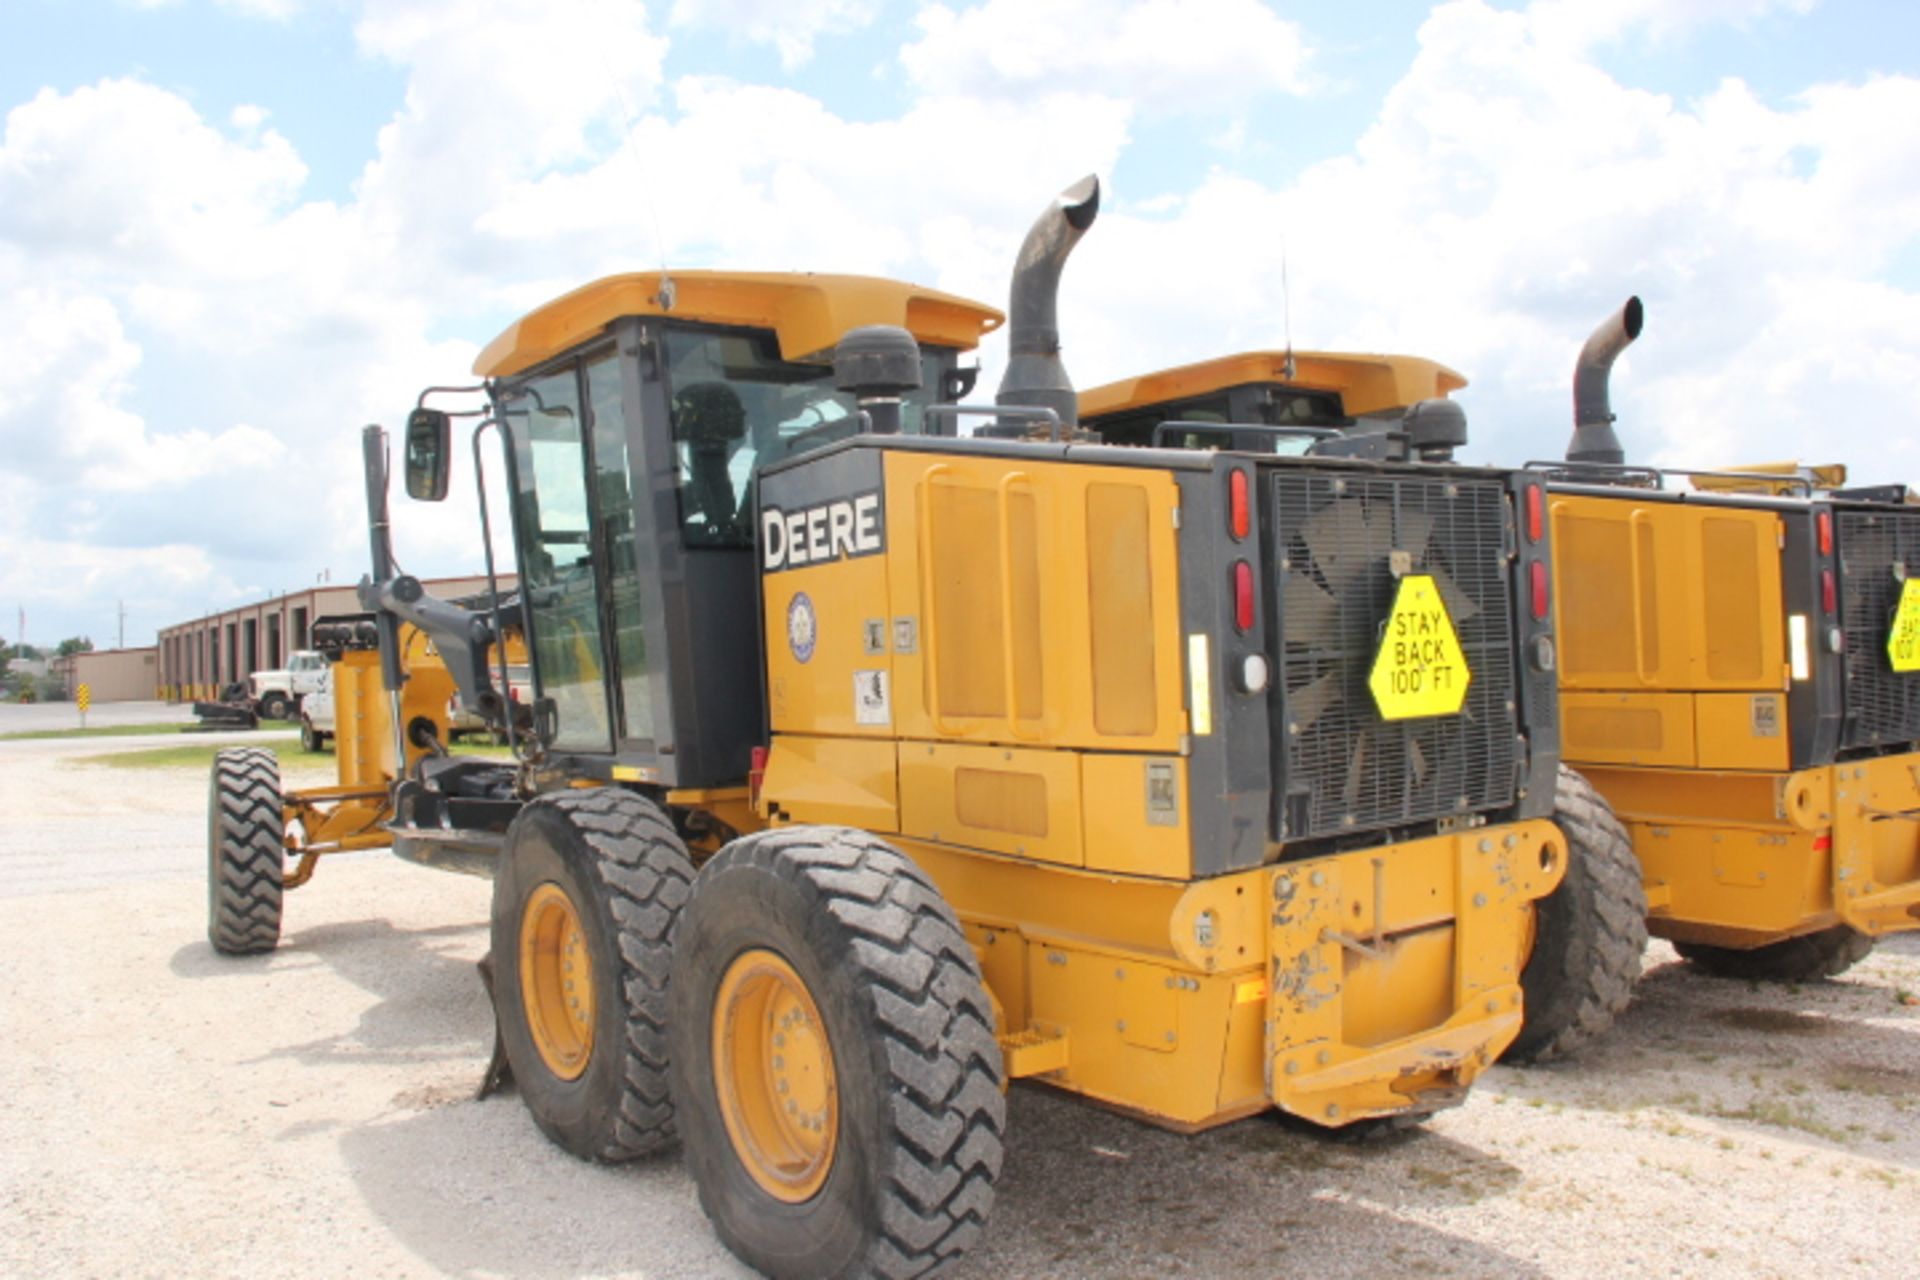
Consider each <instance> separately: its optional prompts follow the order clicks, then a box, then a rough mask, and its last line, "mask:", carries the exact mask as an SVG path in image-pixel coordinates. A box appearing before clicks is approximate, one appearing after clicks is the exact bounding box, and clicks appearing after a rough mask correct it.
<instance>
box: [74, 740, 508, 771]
mask: <svg viewBox="0 0 1920 1280" xmlns="http://www.w3.org/2000/svg"><path fill="white" fill-rule="evenodd" d="M233 746H235V744H234V743H231V742H196V743H194V744H192V745H191V746H182V747H148V748H146V749H145V750H141V751H115V752H112V753H111V754H108V755H103V756H86V757H83V758H81V759H79V760H77V761H76V762H75V763H78V764H92V765H108V766H111V767H112V768H115V769H198V770H202V771H205V770H208V769H211V768H213V758H214V756H216V755H218V754H219V753H220V752H222V751H225V750H228V749H229V748H231V747H233ZM273 753H274V755H275V756H276V757H278V758H279V761H280V766H281V767H282V768H283V769H284V768H288V767H292V768H304V767H308V766H312V765H329V766H330V765H332V764H333V750H332V748H331V747H329V748H328V749H327V750H324V751H307V750H305V749H303V748H302V747H301V746H300V743H299V742H298V741H297V740H296V741H293V742H276V743H275V744H274V747H273ZM453 754H454V755H456V756H484V757H487V758H491V759H496V760H510V759H512V758H513V752H512V750H511V749H510V748H507V747H496V746H494V745H493V744H491V743H488V744H486V745H481V744H479V743H475V744H473V745H471V746H469V745H468V744H466V743H461V744H460V745H459V746H457V747H455V748H454V749H453Z"/></svg>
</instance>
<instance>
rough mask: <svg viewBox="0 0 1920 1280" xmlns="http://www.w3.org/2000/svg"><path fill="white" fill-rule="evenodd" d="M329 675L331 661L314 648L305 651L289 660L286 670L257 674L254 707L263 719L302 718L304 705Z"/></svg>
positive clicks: (255, 673) (257, 672) (255, 677)
mask: <svg viewBox="0 0 1920 1280" xmlns="http://www.w3.org/2000/svg"><path fill="white" fill-rule="evenodd" d="M326 675H327V660H326V658H324V657H322V656H321V655H320V654H319V653H318V652H317V651H315V650H313V649H301V650H298V651H296V652H295V653H294V654H293V655H292V656H291V657H289V658H288V659H287V665H286V666H285V667H284V668H281V669H278V670H274V671H256V672H254V673H253V674H252V675H251V676H249V677H248V680H249V681H250V683H251V686H252V688H251V691H252V693H253V701H254V705H255V706H257V707H258V708H259V710H260V718H261V719H263V720H294V719H298V718H299V717H300V706H301V703H302V702H303V701H304V700H305V699H306V697H307V695H309V694H311V693H312V692H313V691H314V690H315V689H318V688H319V687H320V682H321V681H322V680H323V679H324V678H325V677H326Z"/></svg>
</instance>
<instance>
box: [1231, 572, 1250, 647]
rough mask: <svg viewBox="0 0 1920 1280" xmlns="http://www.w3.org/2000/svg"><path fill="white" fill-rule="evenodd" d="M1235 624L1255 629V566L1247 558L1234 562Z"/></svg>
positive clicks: (1240, 627) (1239, 626)
mask: <svg viewBox="0 0 1920 1280" xmlns="http://www.w3.org/2000/svg"><path fill="white" fill-rule="evenodd" d="M1233 625H1234V626H1236V627H1238V628H1239V629H1240V630H1241V631H1243V632H1245V631H1251V630H1253V566H1252V565H1250V564H1248V563H1247V562H1246V561H1245V560H1236V561H1234V562H1233Z"/></svg>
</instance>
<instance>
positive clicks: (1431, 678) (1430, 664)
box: [1367, 573, 1473, 720]
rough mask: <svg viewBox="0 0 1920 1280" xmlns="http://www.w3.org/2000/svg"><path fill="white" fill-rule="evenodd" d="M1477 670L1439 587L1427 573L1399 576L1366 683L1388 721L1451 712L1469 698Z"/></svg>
mask: <svg viewBox="0 0 1920 1280" xmlns="http://www.w3.org/2000/svg"><path fill="white" fill-rule="evenodd" d="M1472 682H1473V671H1472V670H1471V669H1470V668H1469V667H1468V666H1467V655H1466V654H1465V653H1463V652H1461V650H1460V637H1459V635H1458V634H1457V633H1456V632H1455V631H1454V629H1453V618H1452V616H1451V615H1449V614H1448V613H1447V602H1446V601H1445V600H1443V599H1441V597H1440V588H1439V587H1438V586H1437V585H1436V584H1435V583H1434V580H1433V579H1432V578H1431V577H1429V576H1428V575H1426V574H1424V573H1410V574H1408V575H1407V576H1406V577H1404V578H1402V579H1400V590H1399V592H1398V593H1397V594H1396V595H1395V596H1394V598H1393V612H1392V613H1391V614H1390V615H1388V617H1387V623H1386V626H1385V627H1384V628H1382V629H1381V634H1380V651H1379V653H1377V654H1376V655H1374V659H1373V673H1372V674H1371V675H1370V676H1368V677H1367V687H1368V688H1369V689H1371V690H1373V700H1374V703H1375V704H1376V705H1378V706H1379V708H1380V714H1381V716H1382V717H1383V718H1385V719H1388V720H1413V719H1417V718H1420V717H1423V716H1450V715H1453V714H1455V713H1456V712H1458V711H1459V710H1460V707H1461V706H1462V704H1464V703H1465V702H1466V700H1467V686H1468V685H1469V684H1471V683H1472Z"/></svg>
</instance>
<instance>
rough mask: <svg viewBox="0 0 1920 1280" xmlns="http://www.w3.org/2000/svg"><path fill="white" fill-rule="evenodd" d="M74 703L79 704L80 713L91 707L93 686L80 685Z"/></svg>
mask: <svg viewBox="0 0 1920 1280" xmlns="http://www.w3.org/2000/svg"><path fill="white" fill-rule="evenodd" d="M75 701H77V702H79V704H80V709H81V710H82V711H85V710H86V709H87V708H88V707H90V706H92V705H93V686H92V685H90V684H83V685H81V686H80V690H79V692H78V693H77V694H76V695H75Z"/></svg>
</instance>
